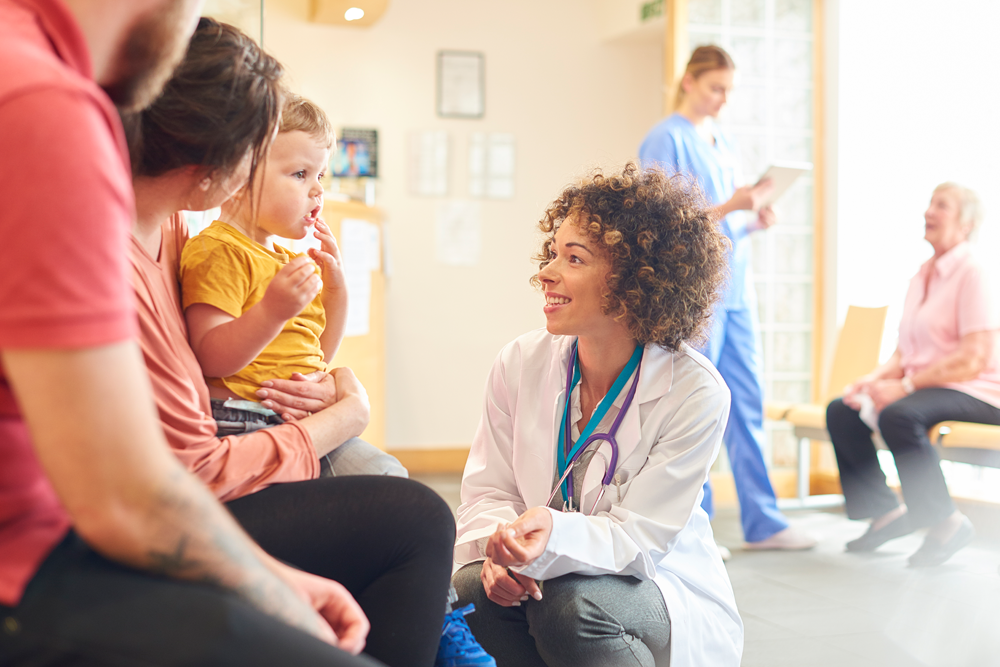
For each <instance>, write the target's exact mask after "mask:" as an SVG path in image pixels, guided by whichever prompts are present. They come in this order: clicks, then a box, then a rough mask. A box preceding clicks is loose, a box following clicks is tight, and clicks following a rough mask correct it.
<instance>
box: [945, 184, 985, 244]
mask: <svg viewBox="0 0 1000 667" xmlns="http://www.w3.org/2000/svg"><path fill="white" fill-rule="evenodd" d="M942 190H951V191H952V192H954V193H955V194H957V195H958V204H959V207H960V209H961V210H960V212H959V217H958V220H959V222H961V223H962V224H964V225H969V226H970V228H969V236H970V237H971V236H972V235H973V234H974V233H975V231H976V230H977V229H979V225H980V223H982V221H983V204H982V202H980V201H979V195H977V194H976V192H975V190H970V189H969V188H967V187H965V186H964V185H959V184H958V183H953V182H951V181H946V182H944V183H942V184H941V185H939V186H937V187H936V188H934V192H941V191H942Z"/></svg>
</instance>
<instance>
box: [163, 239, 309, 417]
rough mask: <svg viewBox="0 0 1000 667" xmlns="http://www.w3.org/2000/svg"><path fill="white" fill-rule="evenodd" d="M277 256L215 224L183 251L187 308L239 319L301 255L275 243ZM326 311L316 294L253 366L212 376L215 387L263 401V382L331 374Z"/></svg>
mask: <svg viewBox="0 0 1000 667" xmlns="http://www.w3.org/2000/svg"><path fill="white" fill-rule="evenodd" d="M275 248H277V250H278V251H279V252H272V251H270V250H268V249H267V248H265V247H264V246H262V245H261V244H259V243H257V242H256V241H253V240H251V239H250V238H248V237H247V236H245V235H244V234H242V233H241V232H240V231H239V230H237V229H235V228H233V227H231V226H229V225H227V224H226V223H224V222H222V221H220V220H216V221H215V222H213V223H212V224H211V226H209V227H208V228H207V229H205V230H203V231H202V232H201V233H200V234H198V236H195V237H194V238H193V239H191V240H189V241H188V242H187V244H185V246H184V250H183V252H182V253H181V262H180V283H181V301H182V303H183V306H184V309H185V310H187V308H188V306H190V305H192V304H195V303H207V304H208V305H210V306H215V307H216V308H218V309H219V310H221V311H223V312H225V313H228V314H229V315H232V316H233V317H240V316H241V315H242V314H243V313H245V312H246V311H247V310H249V309H250V308H251V307H253V306H254V305H255V304H256V303H257V302H258V301H260V300H261V299H262V298H263V296H264V292H265V291H266V290H267V286H268V285H270V284H271V279H272V278H274V276H275V275H276V274H277V273H278V271H280V270H281V269H282V268H283V267H284V266H285V265H286V264H288V262H290V261H291V260H292V259H293V258H295V257H297V255H296V254H295V253H293V252H290V251H288V250H285V249H284V248H280V247H279V246H277V245H275ZM325 328H326V313H325V311H324V310H323V302H322V300H321V296H320V295H317V296H316V298H315V299H313V301H312V302H311V303H310V304H309V305H307V306H306V307H305V309H304V310H303V311H302V312H301V313H299V314H298V315H296V316H295V317H293V318H292V319H290V320H288V321H287V322H285V326H284V327H282V329H281V333H279V334H278V335H277V337H275V339H274V340H272V341H271V342H270V343H269V344H268V346H267V347H266V348H264V350H263V351H262V352H261V353H260V354H259V355H258V356H257V358H256V359H254V360H253V361H252V362H251V363H250V365H249V366H247V367H246V368H244V369H243V370H241V371H240V372H239V373H237V374H235V375H230V376H229V377H225V378H207V380H208V383H209V384H210V385H213V386H216V387H225V388H226V389H228V390H229V391H231V392H233V393H234V394H236V395H238V396H241V397H242V398H245V399H247V400H250V401H256V400H258V398H257V396H256V394H254V392H255V391H257V389H259V388H260V383H261V382H263V381H264V380H270V379H272V378H288V377H290V376H291V374H292V373H311V372H313V371H322V370H326V368H327V364H326V363H324V361H323V349H322V348H321V347H320V334H322V333H323V329H325Z"/></svg>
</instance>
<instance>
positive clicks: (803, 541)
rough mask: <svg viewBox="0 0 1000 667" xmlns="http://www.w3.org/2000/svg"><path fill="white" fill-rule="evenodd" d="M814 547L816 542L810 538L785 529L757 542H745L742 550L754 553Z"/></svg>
mask: <svg viewBox="0 0 1000 667" xmlns="http://www.w3.org/2000/svg"><path fill="white" fill-rule="evenodd" d="M814 546H816V540H815V539H813V538H812V537H811V536H809V535H807V534H805V533H803V532H802V531H799V530H796V529H794V528H785V529H784V530H779V531H778V532H776V533H775V534H774V535H771V536H770V537H768V538H766V539H763V540H760V541H759V542H747V543H746V544H745V545H743V548H744V549H751V550H755V551H768V550H781V551H803V550H805V549H812V548H813V547H814Z"/></svg>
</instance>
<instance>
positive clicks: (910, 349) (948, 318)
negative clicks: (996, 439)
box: [899, 243, 1000, 407]
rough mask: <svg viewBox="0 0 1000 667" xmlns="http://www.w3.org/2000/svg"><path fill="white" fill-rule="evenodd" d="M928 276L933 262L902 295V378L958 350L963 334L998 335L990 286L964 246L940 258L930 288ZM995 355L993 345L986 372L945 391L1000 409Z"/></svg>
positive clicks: (998, 363)
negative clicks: (950, 390)
mask: <svg viewBox="0 0 1000 667" xmlns="http://www.w3.org/2000/svg"><path fill="white" fill-rule="evenodd" d="M931 270H932V268H931V260H928V261H926V262H924V264H923V265H922V266H921V267H920V270H919V271H918V272H917V275H915V276H913V278H912V279H910V287H909V289H908V290H907V292H906V301H905V302H904V305H903V317H902V319H901V320H900V322H899V352H900V354H901V355H902V364H903V372H904V373H905V374H906V375H914V374H916V373H919V372H920V371H922V370H924V369H925V368H927V367H928V366H931V365H932V364H934V363H936V362H938V361H940V360H941V359H943V358H944V357H946V356H947V355H949V354H951V353H952V352H954V351H955V350H957V349H958V347H959V344H960V342H961V339H962V337H963V336H965V335H967V334H971V333H976V332H978V331H996V330H997V329H1000V319H998V317H997V310H996V308H995V307H994V303H993V299H992V297H991V295H990V289H989V281H988V279H987V277H986V273H985V271H984V269H983V267H982V266H981V265H980V264H979V262H978V261H977V260H976V258H975V257H974V256H973V254H972V250H971V249H970V248H969V244H968V243H959V244H958V245H957V246H955V247H954V248H952V249H951V250H949V251H948V252H946V253H945V254H944V255H942V256H941V257H939V258H938V260H937V262H935V263H934V266H933V274H932V275H931V278H930V283H928V282H927V272H928V271H931ZM925 286H926V290H925ZM998 352H1000V350H998V349H997V346H996V345H994V348H993V351H992V353H991V356H990V359H989V361H987V363H986V367H985V368H984V369H983V370H982V372H981V373H980V374H979V376H978V377H976V378H975V379H974V380H966V381H964V382H949V383H947V384H945V385H943V386H945V387H947V388H948V389H956V390H958V391H963V392H965V393H967V394H969V395H970V396H974V397H975V398H978V399H979V400H981V401H985V402H986V403H989V404H990V405H993V406H995V407H1000V354H998Z"/></svg>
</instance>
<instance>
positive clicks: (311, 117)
mask: <svg viewBox="0 0 1000 667" xmlns="http://www.w3.org/2000/svg"><path fill="white" fill-rule="evenodd" d="M278 131H279V132H295V131H299V132H305V133H306V134H308V135H309V136H311V137H312V138H313V139H315V140H316V141H318V142H319V143H321V144H323V146H324V147H325V148H333V144H334V142H335V141H336V139H335V138H334V133H333V125H331V124H330V119H329V118H327V117H326V114H325V113H324V112H323V110H322V109H320V108H319V106H318V105H316V104H315V103H314V102H311V101H309V100H307V99H306V98H304V97H302V96H301V95H296V94H295V93H285V103H284V105H283V106H282V107H281V125H280V127H279V128H278Z"/></svg>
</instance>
